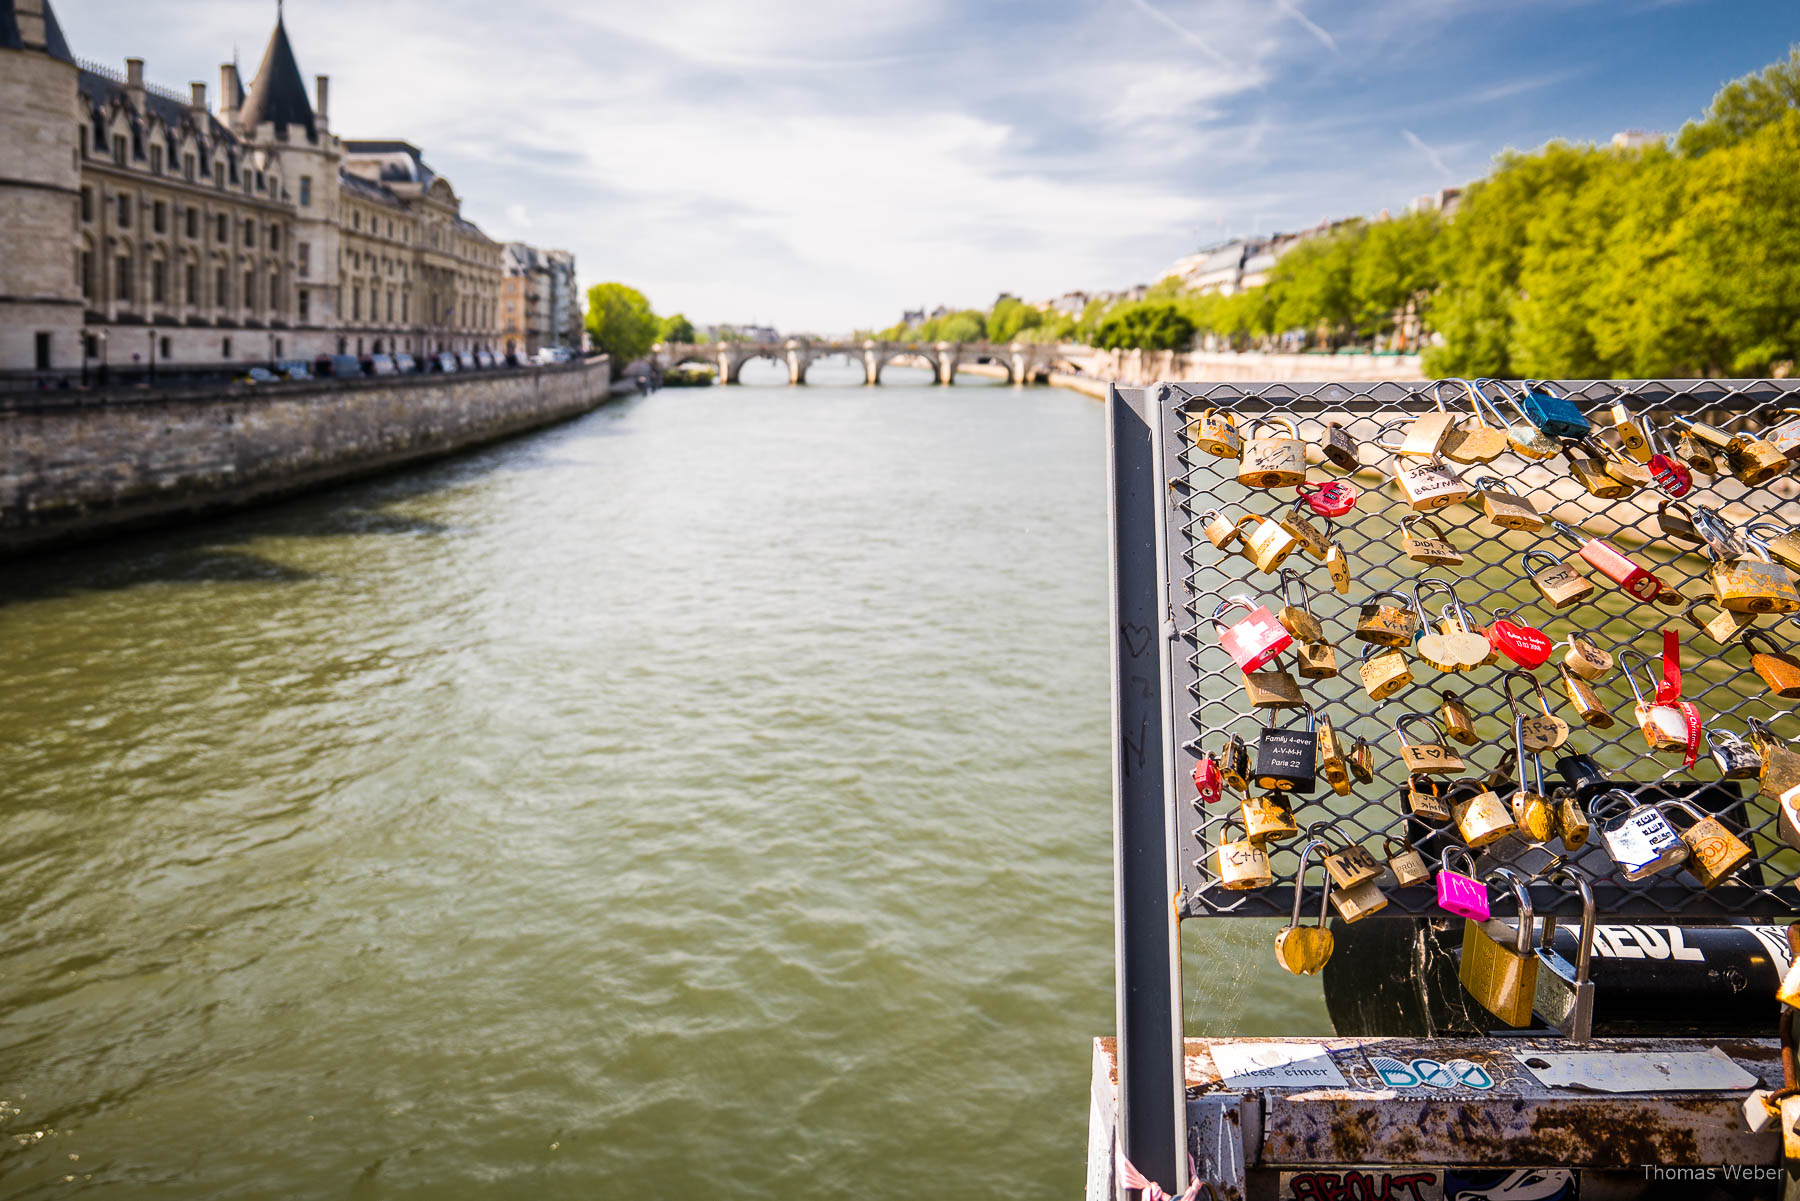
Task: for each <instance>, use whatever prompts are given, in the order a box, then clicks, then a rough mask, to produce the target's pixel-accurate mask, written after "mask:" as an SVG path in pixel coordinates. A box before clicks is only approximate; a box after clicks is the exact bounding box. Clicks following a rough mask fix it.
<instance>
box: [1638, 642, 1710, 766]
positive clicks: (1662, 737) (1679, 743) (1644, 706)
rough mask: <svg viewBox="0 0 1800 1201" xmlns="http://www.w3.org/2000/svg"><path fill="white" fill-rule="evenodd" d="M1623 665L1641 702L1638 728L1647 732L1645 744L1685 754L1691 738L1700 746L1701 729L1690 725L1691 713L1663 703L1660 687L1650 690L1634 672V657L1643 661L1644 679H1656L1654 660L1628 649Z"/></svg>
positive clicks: (1639, 661) (1665, 750)
mask: <svg viewBox="0 0 1800 1201" xmlns="http://www.w3.org/2000/svg"><path fill="white" fill-rule="evenodd" d="M1618 658H1619V669H1620V670H1621V671H1622V672H1623V673H1624V675H1625V682H1626V683H1627V684H1629V685H1631V695H1632V698H1633V699H1634V700H1635V701H1636V702H1637V705H1636V708H1635V710H1634V711H1633V717H1634V718H1635V719H1636V721H1637V724H1638V729H1639V730H1640V731H1642V732H1643V735H1644V744H1645V745H1646V746H1648V747H1649V748H1650V750H1652V751H1655V752H1660V753H1675V754H1685V753H1686V752H1687V751H1688V749H1689V745H1688V744H1689V740H1690V738H1691V739H1692V741H1693V744H1694V746H1695V747H1696V748H1697V747H1698V746H1699V741H1700V732H1699V731H1698V730H1694V731H1692V732H1691V733H1690V731H1689V729H1688V720H1687V715H1686V714H1684V713H1683V712H1682V711H1681V710H1680V709H1679V708H1678V707H1676V706H1675V705H1672V704H1659V703H1657V701H1656V687H1655V685H1654V684H1653V683H1652V684H1651V686H1650V688H1649V691H1648V692H1646V691H1645V690H1644V689H1642V688H1639V687H1638V681H1637V676H1636V675H1635V674H1633V672H1632V663H1631V662H1627V660H1631V661H1632V662H1636V663H1638V664H1641V665H1642V668H1643V671H1644V679H1645V680H1646V681H1653V680H1654V679H1655V676H1654V675H1653V674H1652V673H1651V667H1650V660H1649V659H1648V658H1646V657H1645V656H1644V654H1643V653H1642V652H1640V651H1637V650H1634V649H1629V648H1628V649H1626V650H1622V651H1620V652H1619V656H1618Z"/></svg>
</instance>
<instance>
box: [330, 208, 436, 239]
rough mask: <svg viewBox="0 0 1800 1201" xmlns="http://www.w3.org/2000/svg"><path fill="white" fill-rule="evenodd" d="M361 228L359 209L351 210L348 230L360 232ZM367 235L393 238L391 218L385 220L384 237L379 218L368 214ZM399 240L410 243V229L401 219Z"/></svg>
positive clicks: (360, 212)
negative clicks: (385, 231) (385, 230)
mask: <svg viewBox="0 0 1800 1201" xmlns="http://www.w3.org/2000/svg"><path fill="white" fill-rule="evenodd" d="M362 227H363V211H362V210H361V209H351V210H350V228H351V229H358V230H360V229H361V228H362ZM369 233H370V234H371V235H373V236H375V237H384V236H385V237H389V238H391V237H393V236H394V219H393V218H392V217H389V218H387V233H386V234H385V235H384V234H382V232H381V218H379V217H377V216H376V215H375V214H374V213H370V214H369ZM400 240H401V241H402V242H410V241H412V227H411V226H409V225H408V224H407V223H406V221H405V220H404V219H402V220H401V222H400ZM432 245H434V246H435V245H437V243H436V242H435V241H434V242H433V243H432Z"/></svg>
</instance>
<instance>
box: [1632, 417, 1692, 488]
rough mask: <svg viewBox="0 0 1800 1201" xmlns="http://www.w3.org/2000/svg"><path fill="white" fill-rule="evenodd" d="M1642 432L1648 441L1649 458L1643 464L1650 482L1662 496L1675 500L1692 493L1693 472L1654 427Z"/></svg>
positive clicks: (1648, 427)
mask: <svg viewBox="0 0 1800 1201" xmlns="http://www.w3.org/2000/svg"><path fill="white" fill-rule="evenodd" d="M1644 432H1645V434H1646V435H1647V436H1648V437H1649V440H1650V458H1649V460H1648V461H1647V462H1646V464H1645V468H1646V470H1648V471H1649V473H1650V482H1651V483H1652V484H1655V485H1656V487H1657V489H1658V490H1659V491H1661V492H1662V494H1663V495H1664V496H1668V497H1673V498H1676V499H1679V498H1681V497H1683V496H1686V495H1687V494H1688V493H1690V492H1692V491H1693V490H1694V473H1693V471H1692V470H1691V469H1690V468H1689V467H1688V465H1687V464H1686V463H1683V462H1682V461H1681V460H1680V459H1679V458H1677V457H1676V456H1675V454H1674V452H1673V451H1671V450H1670V448H1669V446H1668V444H1667V443H1666V442H1665V441H1664V439H1663V436H1662V434H1661V433H1660V432H1659V431H1658V430H1657V428H1656V427H1655V426H1653V425H1652V426H1647V427H1646V428H1645V431H1644Z"/></svg>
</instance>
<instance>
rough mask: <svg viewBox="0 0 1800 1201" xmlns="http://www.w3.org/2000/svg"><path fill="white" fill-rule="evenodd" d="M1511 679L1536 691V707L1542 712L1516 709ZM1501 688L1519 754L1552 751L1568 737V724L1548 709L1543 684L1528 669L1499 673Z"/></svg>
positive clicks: (1547, 699)
mask: <svg viewBox="0 0 1800 1201" xmlns="http://www.w3.org/2000/svg"><path fill="white" fill-rule="evenodd" d="M1514 680H1524V681H1525V682H1526V683H1527V684H1529V685H1531V688H1532V691H1534V692H1535V693H1536V694H1537V702H1538V708H1539V709H1541V710H1542V712H1541V713H1524V712H1521V711H1520V709H1519V702H1518V698H1516V697H1514V696H1513V691H1512V685H1513V681H1514ZM1500 685H1501V688H1502V689H1503V690H1504V691H1505V693H1506V705H1507V708H1508V709H1510V710H1511V711H1512V715H1513V728H1514V730H1516V731H1519V738H1520V747H1519V750H1520V752H1521V753H1523V752H1525V751H1553V750H1555V749H1556V748H1557V747H1559V746H1561V745H1562V744H1563V743H1565V742H1567V741H1568V740H1569V723H1568V722H1566V721H1564V720H1563V719H1562V718H1560V717H1557V716H1556V715H1555V714H1553V713H1551V712H1550V701H1549V698H1548V697H1546V696H1545V695H1544V686H1543V685H1542V684H1540V683H1539V682H1538V680H1537V678H1536V677H1535V676H1533V675H1532V674H1531V673H1530V672H1528V671H1518V670H1513V671H1508V672H1504V673H1502V674H1501V677H1500Z"/></svg>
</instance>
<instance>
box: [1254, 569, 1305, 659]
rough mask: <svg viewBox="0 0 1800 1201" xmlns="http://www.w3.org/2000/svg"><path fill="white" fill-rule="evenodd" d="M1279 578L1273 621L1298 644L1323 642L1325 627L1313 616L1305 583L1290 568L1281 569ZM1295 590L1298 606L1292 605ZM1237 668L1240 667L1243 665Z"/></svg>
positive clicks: (1298, 574) (1297, 573)
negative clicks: (1278, 598) (1277, 609)
mask: <svg viewBox="0 0 1800 1201" xmlns="http://www.w3.org/2000/svg"><path fill="white" fill-rule="evenodd" d="M1280 578H1281V612H1279V613H1277V614H1276V615H1275V619H1276V620H1277V621H1279V622H1280V623H1281V628H1282V629H1284V630H1286V631H1287V632H1288V633H1289V634H1292V635H1293V636H1294V639H1295V640H1296V641H1298V642H1323V641H1324V640H1325V627H1324V626H1323V625H1321V624H1319V619H1318V618H1316V617H1314V616H1313V611H1312V594H1311V592H1310V591H1309V590H1308V589H1307V587H1306V581H1305V580H1303V579H1301V578H1300V573H1299V572H1297V571H1295V570H1294V569H1293V568H1291V567H1283V568H1282V569H1281V573H1280ZM1295 588H1298V589H1299V590H1300V603H1299V604H1298V605H1296V604H1295V603H1294V594H1293V591H1292V590H1293V589H1295ZM1238 666H1240V667H1242V666H1243V664H1241V663H1240V664H1239V665H1238Z"/></svg>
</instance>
